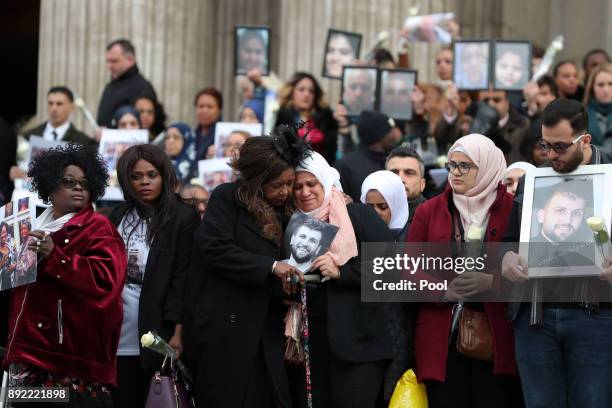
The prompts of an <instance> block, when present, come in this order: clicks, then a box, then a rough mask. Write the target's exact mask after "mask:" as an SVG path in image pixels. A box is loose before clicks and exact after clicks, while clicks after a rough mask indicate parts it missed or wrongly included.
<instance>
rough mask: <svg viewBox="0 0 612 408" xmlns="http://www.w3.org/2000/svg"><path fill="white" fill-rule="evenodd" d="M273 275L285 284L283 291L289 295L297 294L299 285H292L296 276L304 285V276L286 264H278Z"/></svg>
mask: <svg viewBox="0 0 612 408" xmlns="http://www.w3.org/2000/svg"><path fill="white" fill-rule="evenodd" d="M273 273H274V276H276V277H277V278H278V279H280V281H281V282H282V284H283V291H284V292H285V293H286V294H288V295H292V294H294V293H295V292H297V288H298V285H296V284H295V283H292V282H293V281H294V280H295V278H294V276H297V277H298V282H299V283H300V285H301V284H303V283H304V274H303V273H301V272H300V271H298V270H297V269H296V268H295V267H294V266H291V265H289V264H288V263H286V262H277V263H276V265H275V266H274V272H273Z"/></svg>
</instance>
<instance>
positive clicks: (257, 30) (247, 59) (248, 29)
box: [234, 26, 270, 75]
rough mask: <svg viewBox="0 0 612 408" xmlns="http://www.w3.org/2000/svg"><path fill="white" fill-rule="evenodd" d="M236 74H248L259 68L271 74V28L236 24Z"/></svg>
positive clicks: (262, 72) (263, 73)
mask: <svg viewBox="0 0 612 408" xmlns="http://www.w3.org/2000/svg"><path fill="white" fill-rule="evenodd" d="M234 61H235V66H234V74H235V75H246V74H247V73H248V72H249V71H250V70H252V69H259V70H260V72H261V74H262V75H268V74H270V29H269V28H268V27H263V26H236V27H235V29H234Z"/></svg>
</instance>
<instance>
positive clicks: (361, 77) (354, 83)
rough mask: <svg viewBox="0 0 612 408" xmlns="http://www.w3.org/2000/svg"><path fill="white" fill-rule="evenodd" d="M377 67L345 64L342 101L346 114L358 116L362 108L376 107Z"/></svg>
mask: <svg viewBox="0 0 612 408" xmlns="http://www.w3.org/2000/svg"><path fill="white" fill-rule="evenodd" d="M377 76H378V68H374V67H368V66H363V65H348V66H347V65H345V66H344V67H343V71H342V91H341V93H342V103H343V104H344V106H345V107H346V110H347V111H348V116H349V117H352V118H356V117H358V116H359V115H360V114H361V112H362V111H364V110H375V109H376V107H377V103H376V95H377V85H378V82H377Z"/></svg>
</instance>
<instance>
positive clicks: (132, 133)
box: [98, 129, 149, 201]
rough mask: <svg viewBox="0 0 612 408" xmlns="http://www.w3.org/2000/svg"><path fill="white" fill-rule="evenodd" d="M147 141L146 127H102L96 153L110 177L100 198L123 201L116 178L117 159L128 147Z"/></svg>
mask: <svg viewBox="0 0 612 408" xmlns="http://www.w3.org/2000/svg"><path fill="white" fill-rule="evenodd" d="M146 143H149V132H147V130H146V129H130V130H126V129H102V137H101V138H100V145H99V147H98V153H100V156H102V159H104V162H105V163H106V168H107V169H108V174H110V179H109V180H108V187H106V191H105V193H104V196H103V197H102V198H101V200H109V201H123V193H122V192H121V188H120V187H119V181H118V180H117V161H119V157H121V155H122V154H123V152H124V151H126V150H127V148H128V147H130V146H134V145H137V144H146Z"/></svg>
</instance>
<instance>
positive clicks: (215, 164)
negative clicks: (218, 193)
mask: <svg viewBox="0 0 612 408" xmlns="http://www.w3.org/2000/svg"><path fill="white" fill-rule="evenodd" d="M198 177H199V179H200V180H202V186H203V187H204V188H205V189H206V191H208V192H209V193H212V191H213V190H214V189H215V187H217V186H218V185H219V184H223V183H229V182H231V181H233V180H234V170H233V169H232V168H231V167H230V165H229V161H228V159H227V158H220V159H208V160H200V161H199V162H198Z"/></svg>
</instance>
